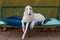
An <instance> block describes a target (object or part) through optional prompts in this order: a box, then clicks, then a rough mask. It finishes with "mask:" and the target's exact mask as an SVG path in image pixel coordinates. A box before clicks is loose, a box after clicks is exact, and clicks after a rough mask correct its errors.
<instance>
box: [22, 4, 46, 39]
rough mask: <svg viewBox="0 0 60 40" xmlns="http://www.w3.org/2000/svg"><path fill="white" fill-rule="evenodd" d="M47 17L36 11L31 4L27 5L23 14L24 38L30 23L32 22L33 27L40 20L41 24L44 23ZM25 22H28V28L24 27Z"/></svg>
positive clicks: (31, 26)
mask: <svg viewBox="0 0 60 40" xmlns="http://www.w3.org/2000/svg"><path fill="white" fill-rule="evenodd" d="M45 19H46V18H45V17H44V16H43V15H42V14H40V13H34V12H33V9H32V7H31V6H29V5H28V6H26V7H25V11H24V15H23V19H22V29H23V32H24V34H23V35H22V39H24V37H25V34H26V32H27V28H28V25H29V23H30V22H31V25H30V28H31V29H33V28H34V25H35V23H36V22H38V21H40V22H42V23H41V24H43V23H44V20H45ZM24 22H26V28H25V27H24Z"/></svg>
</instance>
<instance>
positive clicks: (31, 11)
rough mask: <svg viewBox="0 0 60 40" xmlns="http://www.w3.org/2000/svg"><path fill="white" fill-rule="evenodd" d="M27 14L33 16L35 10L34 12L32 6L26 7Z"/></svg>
mask: <svg viewBox="0 0 60 40" xmlns="http://www.w3.org/2000/svg"><path fill="white" fill-rule="evenodd" d="M25 12H26V13H27V14H28V15H31V14H32V13H33V10H32V7H31V6H29V5H28V6H26V7H25Z"/></svg>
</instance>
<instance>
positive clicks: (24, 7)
mask: <svg viewBox="0 0 60 40" xmlns="http://www.w3.org/2000/svg"><path fill="white" fill-rule="evenodd" d="M32 7H33V8H58V7H57V6H32ZM2 8H25V6H2Z"/></svg>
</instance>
